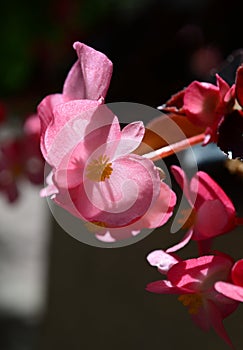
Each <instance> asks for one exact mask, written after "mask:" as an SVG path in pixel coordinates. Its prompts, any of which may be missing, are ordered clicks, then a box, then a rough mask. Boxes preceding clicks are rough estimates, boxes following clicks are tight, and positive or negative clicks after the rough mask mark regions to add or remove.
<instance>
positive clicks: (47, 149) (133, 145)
mask: <svg viewBox="0 0 243 350" xmlns="http://www.w3.org/2000/svg"><path fill="white" fill-rule="evenodd" d="M74 49H75V50H76V52H77V56H78V60H77V62H76V63H75V64H74V66H73V67H72V68H71V70H70V72H69V74H68V76H67V78H66V81H65V83H64V87H63V92H62V93H61V94H54V95H48V96H47V97H46V98H44V100H42V102H41V103H40V105H39V106H38V115H39V118H40V121H41V133H40V145H41V150H42V154H43V156H44V158H45V160H46V161H47V163H48V164H49V165H50V166H51V172H50V174H49V175H48V177H47V180H46V182H47V187H46V188H44V189H43V190H42V191H41V195H42V196H50V197H51V199H52V200H53V201H54V202H55V203H56V204H57V205H59V206H61V207H62V208H64V209H66V210H67V211H68V212H69V213H71V214H73V215H74V216H75V217H77V218H79V219H80V220H83V221H84V222H85V223H86V224H87V226H86V227H89V229H90V231H91V232H94V233H95V236H96V238H97V239H98V240H101V241H105V242H107V243H110V242H114V241H120V240H124V239H126V238H129V237H133V236H136V235H138V234H139V233H140V231H141V230H142V229H143V228H150V229H151V228H156V227H159V226H162V225H163V224H165V223H166V222H167V221H168V219H169V218H170V217H171V216H172V213H173V208H174V206H175V202H176V196H175V194H174V192H173V191H172V190H171V189H170V188H169V186H168V185H166V184H165V183H164V182H163V181H162V180H161V177H160V175H161V171H160V170H159V169H158V168H157V167H155V165H154V163H153V162H152V160H155V159H157V158H158V157H163V156H164V155H166V156H168V155H169V154H171V153H173V152H176V146H175V147H171V148H170V146H168V145H167V146H166V151H165V152H163V150H162V152H157V153H156V154H154V153H153V152H151V153H147V154H143V152H142V151H141V150H144V149H146V147H140V148H139V150H140V151H139V152H140V153H139V152H138V151H137V150H138V146H141V142H142V140H143V141H144V139H146V136H147V137H148V135H149V134H148V133H147V134H146V133H145V128H144V125H143V123H142V122H133V123H130V124H128V125H127V126H126V127H124V128H123V129H121V127H120V124H119V120H118V118H117V117H116V116H115V115H114V113H113V112H112V111H111V110H110V109H109V108H108V107H107V106H106V105H104V99H105V97H106V93H107V90H108V87H109V83H110V79H111V74H112V63H111V62H110V61H109V59H108V58H107V57H106V56H105V55H103V54H102V53H100V52H98V51H95V50H94V49H92V48H90V47H88V46H86V45H84V44H81V43H79V42H76V43H75V44H74ZM216 80H217V85H213V84H209V83H200V82H193V83H192V84H190V85H189V86H188V87H187V88H186V89H184V90H183V91H181V92H179V93H177V94H176V95H174V96H173V97H172V98H171V99H170V100H169V101H168V102H167V104H166V105H165V106H163V109H164V110H165V111H167V112H169V113H172V115H173V116H174V115H179V116H180V118H179V119H178V118H175V122H176V123H177V122H178V121H179V123H178V125H182V129H183V128H187V130H184V129H183V131H187V132H185V134H186V141H187V142H186V143H185V142H184V140H181V139H180V137H181V135H180V136H179V138H178V139H177V136H176V141H175V142H176V144H177V141H178V150H181V149H183V148H184V146H185V144H186V146H187V147H188V146H190V144H193V143H195V142H198V140H201V141H203V140H204V145H206V144H207V143H209V142H216V143H217V144H218V145H219V146H220V147H221V149H222V150H223V151H224V152H225V153H228V155H230V156H232V157H239V158H241V157H242V148H241V147H242V134H243V130H242V129H241V123H242V113H243V112H242V106H243V97H242V96H243V91H242V90H243V88H242V86H243V67H240V68H239V69H238V71H237V78H236V84H235V85H233V86H232V87H229V85H228V84H227V83H226V82H225V81H224V80H223V79H222V78H221V77H220V76H216ZM160 120H162V119H158V120H157V121H156V123H160ZM185 120H186V122H185ZM180 123H181V124H180ZM152 124H153V122H152V123H151V125H152ZM194 124H195V125H196V127H195V128H191V125H194ZM156 125H158V124H156ZM235 129H236V130H237V132H238V131H239V132H238V133H237V132H236V131H234V130H235ZM202 131H204V133H202ZM197 132H198V133H202V134H199V135H197ZM231 132H233V133H235V132H236V134H237V137H235V136H233V137H232V135H231ZM195 135H196V136H195ZM190 136H195V137H196V138H195V139H193V141H191V142H190V139H189V140H187V138H190ZM197 136H199V137H197ZM238 136H239V137H238ZM195 140H196V141H195ZM181 142H182V143H183V144H182V143H181ZM148 145H149V146H151V143H150V142H148ZM135 150H136V152H135ZM172 150H173V152H172ZM135 153H136V154H135ZM138 153H139V155H138ZM140 154H142V155H140ZM171 171H172V174H173V175H174V177H175V179H176V181H177V182H178V184H179V185H180V187H181V188H182V190H183V193H184V195H185V197H186V199H187V202H188V208H187V209H186V210H185V211H184V213H183V214H184V219H183V222H182V229H187V232H186V234H185V236H184V238H183V239H182V241H181V242H179V243H178V244H176V245H175V246H172V247H169V248H168V249H167V250H166V251H164V250H156V251H154V252H152V253H150V254H149V256H148V262H149V263H150V264H151V265H152V266H156V267H157V268H158V271H159V272H160V273H161V274H163V275H166V279H161V280H159V281H156V282H152V283H150V284H148V286H147V290H148V291H150V292H153V293H158V294H169V293H171V294H178V295H179V298H178V299H179V301H181V302H182V304H183V305H184V306H187V307H188V311H189V313H190V314H191V316H192V318H193V320H194V322H195V323H196V324H197V325H198V326H199V327H201V328H202V329H203V330H208V329H209V328H210V327H213V329H214V330H215V331H216V333H217V334H218V335H219V336H220V337H222V338H223V339H224V340H225V342H226V343H227V344H228V345H229V346H231V347H233V345H232V342H231V340H230V338H229V336H228V335H227V333H226V331H225V329H224V326H223V320H224V319H225V318H226V317H227V316H229V315H230V314H232V313H233V312H234V311H235V309H236V308H237V306H238V304H239V301H243V279H242V271H243V267H242V265H243V263H242V260H240V261H238V262H236V263H234V261H233V259H232V258H231V257H229V256H228V255H226V254H224V253H220V252H216V253H215V252H213V251H212V250H211V244H212V240H213V239H214V238H215V237H217V236H219V235H223V234H226V233H229V232H231V231H232V230H233V229H234V228H235V227H236V226H237V225H240V224H242V221H243V220H242V219H241V218H239V217H237V213H236V209H235V207H234V204H233V203H232V201H231V199H230V198H229V197H228V196H227V195H226V193H225V192H224V191H223V189H221V188H220V186H219V185H218V184H217V183H216V182H215V181H214V180H213V179H212V178H211V177H210V176H209V175H208V174H206V173H205V172H202V171H199V172H197V173H196V174H195V175H194V177H193V178H192V179H191V180H190V182H189V181H188V180H187V178H186V175H185V172H184V170H183V169H181V168H179V167H178V166H173V167H172V168H171ZM190 240H194V241H196V242H197V244H198V251H199V254H198V257H196V258H190V259H186V260H182V259H181V258H180V257H179V256H177V255H175V254H174V252H177V251H178V250H180V249H181V248H183V247H184V246H185V245H186V244H187V243H189V242H190Z"/></svg>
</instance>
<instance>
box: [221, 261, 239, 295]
mask: <svg viewBox="0 0 243 350" xmlns="http://www.w3.org/2000/svg"><path fill="white" fill-rule="evenodd" d="M215 289H216V290H217V292H219V293H221V294H223V295H224V296H226V297H228V298H230V299H233V300H237V301H241V302H243V259H241V260H238V261H236V263H235V264H234V266H233V267H232V270H231V281H230V282H224V281H219V282H216V283H215Z"/></svg>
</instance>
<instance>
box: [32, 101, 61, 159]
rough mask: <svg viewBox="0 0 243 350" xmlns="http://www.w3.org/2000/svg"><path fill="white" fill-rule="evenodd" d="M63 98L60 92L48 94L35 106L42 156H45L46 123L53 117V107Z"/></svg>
mask: <svg viewBox="0 0 243 350" xmlns="http://www.w3.org/2000/svg"><path fill="white" fill-rule="evenodd" d="M64 102H65V99H64V97H63V95H61V94H55V95H48V96H47V97H45V98H44V99H43V100H42V101H41V103H40V104H39V105H38V107H37V111H38V116H39V118H40V124H41V134H40V142H41V143H40V146H41V150H42V153H43V156H44V157H46V155H47V151H46V145H45V132H46V129H47V127H48V125H49V124H50V123H51V122H52V119H53V108H54V107H55V106H56V105H58V104H61V103H64Z"/></svg>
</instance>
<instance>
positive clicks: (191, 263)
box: [167, 255, 232, 292]
mask: <svg viewBox="0 0 243 350" xmlns="http://www.w3.org/2000/svg"><path fill="white" fill-rule="evenodd" d="M231 267H232V262H231V261H230V259H227V258H224V257H222V256H213V255H208V256H201V257H199V258H195V259H189V260H184V261H182V262H178V263H177V264H176V265H174V266H172V268H171V269H170V270H169V271H168V274H167V277H168V279H169V280H170V281H171V283H172V284H173V285H175V286H178V287H179V288H187V289H189V290H191V291H196V292H198V291H206V290H208V289H210V288H212V287H213V285H214V283H215V282H216V281H217V280H222V279H226V278H227V277H228V275H229V271H230V269H231Z"/></svg>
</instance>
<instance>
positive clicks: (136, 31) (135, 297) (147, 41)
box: [0, 0, 243, 350]
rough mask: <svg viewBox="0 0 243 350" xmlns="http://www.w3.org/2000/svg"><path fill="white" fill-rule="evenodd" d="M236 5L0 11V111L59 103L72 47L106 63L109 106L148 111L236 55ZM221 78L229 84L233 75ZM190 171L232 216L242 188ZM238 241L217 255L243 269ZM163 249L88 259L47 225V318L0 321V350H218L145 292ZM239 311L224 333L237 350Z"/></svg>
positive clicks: (75, 4)
mask: <svg viewBox="0 0 243 350" xmlns="http://www.w3.org/2000/svg"><path fill="white" fill-rule="evenodd" d="M240 5H241V2H240V1H236V0H231V1H230V2H229V1H222V0H221V1H219V0H198V1H193V0H171V1H169V0H160V1H159V0H157V1H156V0H140V1H139V0H125V1H115V0H107V1H101V0H91V1H88V0H84V1H77V0H76V1H68V0H59V1H54V0H52V1H46V0H43V1H42V2H40V3H38V2H29V1H21V2H19V1H17V0H15V1H8V2H4V3H3V2H2V3H1V5H0V43H1V55H0V77H1V78H0V100H1V101H2V102H3V103H4V104H5V105H6V108H7V115H8V117H9V118H10V119H11V118H19V119H21V120H24V119H25V117H26V116H27V115H29V114H31V113H33V112H35V109H36V106H37V104H38V103H39V102H40V101H41V99H42V98H43V97H44V96H46V95H47V94H50V93H53V92H61V90H62V85H63V81H64V79H65V77H66V74H67V72H68V71H69V69H70V67H71V65H72V64H73V62H74V61H75V60H76V56H75V52H74V50H73V49H72V43H73V42H74V41H76V40H78V41H81V42H84V43H85V44H87V45H90V46H92V47H94V48H95V49H97V50H100V51H102V52H104V53H105V54H106V55H107V56H108V57H109V58H110V59H111V60H112V62H113V64H114V73H113V77H112V81H111V85H110V89H109V92H108V96H107V99H106V101H107V102H117V101H127V102H138V103H142V104H145V105H149V106H153V107H156V106H158V105H160V104H162V103H164V102H165V101H166V100H167V99H168V98H169V97H170V95H171V94H173V93H175V92H176V91H178V90H180V89H182V88H183V87H184V86H186V85H187V84H189V83H190V82H191V81H192V80H193V79H198V80H205V81H208V80H210V79H211V73H212V72H214V71H213V69H214V68H217V67H220V68H219V69H222V67H223V66H222V64H223V61H224V60H225V59H226V58H227V57H228V56H229V55H230V54H231V53H232V52H234V51H235V50H237V49H239V48H241V47H242V46H243V42H242V32H243V30H242V13H241V11H240V8H241V7H240ZM235 68H236V67H235ZM226 71H227V69H226ZM226 75H227V74H226ZM228 79H229V80H230V82H231V83H232V75H231V76H230V75H228ZM169 162H171V163H172V162H173V159H172V160H170V161H169ZM200 167H201V168H202V169H206V170H208V171H209V172H210V173H211V174H212V175H213V176H214V177H215V178H216V179H217V180H218V181H219V182H220V183H221V184H223V186H224V188H225V189H226V191H228V193H229V194H230V195H231V196H232V198H233V199H234V200H235V202H236V205H237V209H238V210H239V211H240V210H241V206H240V204H241V199H240V197H241V196H242V180H241V179H240V178H238V177H236V176H234V177H233V180H232V177H231V176H229V174H228V172H227V171H226V170H225V168H224V167H223V165H221V163H217V168H215V167H214V166H212V164H210V163H208V162H207V160H206V161H204V162H202V163H201V164H200ZM241 198H242V197H241ZM240 235H241V232H240V229H239V230H238V231H237V232H236V233H235V236H234V242H233V243H232V237H233V236H232V237H231V235H230V236H227V237H223V238H222V239H221V238H220V239H218V241H217V244H218V246H217V248H218V249H220V247H221V249H222V250H226V251H227V252H229V253H231V254H233V255H234V256H235V258H241V257H242V251H243V249H242V248H241V247H242V239H241V236H240ZM173 239H174V240H175V241H177V239H178V238H177V237H176V238H175V237H173ZM171 242H172V238H171V236H170V234H169V224H168V225H166V226H165V227H163V228H162V229H159V230H156V231H154V232H153V234H152V235H150V236H149V237H147V238H146V239H144V240H143V241H141V242H139V243H137V244H136V245H132V246H128V247H125V248H117V249H100V248H94V247H90V246H87V245H84V244H82V243H80V242H77V241H75V240H74V239H73V238H71V237H70V236H69V235H68V234H66V233H65V232H63V231H62V229H61V228H59V227H58V225H57V224H56V223H54V222H53V224H52V232H51V239H50V248H49V273H48V281H47V283H48V293H47V306H46V312H45V316H44V318H43V320H42V322H40V323H38V325H37V326H36V327H33V326H31V327H28V324H27V325H26V324H25V323H23V322H25V321H23V322H22V323H21V322H20V323H18V322H17V321H16V320H14V321H12V320H10V321H9V320H7V321H6V319H5V318H3V320H0V325H1V329H0V336H1V337H2V339H3V340H2V344H3V345H2V348H3V350H9V349H10V350H12V349H17V350H19V349H27V350H29V349H36V348H38V349H43V350H44V349H45V350H49V349H50V350H53V349H55V350H56V349H58V350H62V349H63V350H64V349H65V350H66V349H72V350H78V349H91V350H93V349H96V348H98V347H99V348H100V349H107V350H110V349H117V350H120V349H125V348H126V349H128V350H130V349H147V348H151V349H152V348H165V349H169V350H170V349H177V348H181V349H184V348H185V349H188V348H189V349H190V348H194V347H197V348H198V349H227V347H226V345H224V343H223V341H222V340H221V339H219V338H218V337H217V336H216V335H215V334H214V333H213V332H210V333H209V334H204V333H202V332H201V331H200V330H198V329H197V328H196V327H195V326H194V325H193V324H192V322H191V321H190V319H189V315H188V314H187V312H186V310H185V309H184V308H183V307H182V305H181V304H180V303H179V302H177V301H176V297H174V296H158V295H153V294H149V293H147V292H145V290H144V288H145V286H146V284H147V283H148V282H151V281H153V280H156V279H159V277H160V276H159V274H158V273H157V272H156V271H155V270H154V269H152V268H151V267H149V266H148V264H147V263H146V260H145V257H146V255H147V254H148V252H150V251H151V250H154V249H158V248H165V247H167V246H168V245H170V244H171ZM194 248H195V247H194V246H193V244H192V245H191V246H190V247H189V248H186V249H185V251H183V254H184V257H187V258H189V257H192V256H193V255H195V252H196V251H195V250H194ZM239 311H240V310H239ZM239 311H237V312H236V313H234V314H233V315H232V316H230V317H229V318H228V319H227V320H226V322H225V324H226V327H227V329H228V331H229V333H230V335H231V337H232V339H233V341H234V343H235V344H236V345H237V346H238V348H239V349H240V348H241V345H242V341H243V338H242V327H243V322H242V318H241V317H242V316H241V315H242V314H240V312H239ZM241 311H242V310H241ZM23 324H24V326H23ZM20 325H22V328H21V326H20ZM16 328H17V331H16ZM16 332H17V334H22V336H21V337H20V338H19V339H20V341H19V343H18V344H17V345H15V347H13V345H11V341H9V339H11V336H12V335H13V336H16ZM21 332H22V333H21ZM1 333H2V334H1ZM6 334H8V336H7V337H6ZM6 339H7V340H6ZM21 339H22V340H21ZM26 339H27V340H26ZM21 342H22V343H23V344H24V345H21V344H22V343H21ZM11 346H12V347H11ZM24 346H25V347H24Z"/></svg>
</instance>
